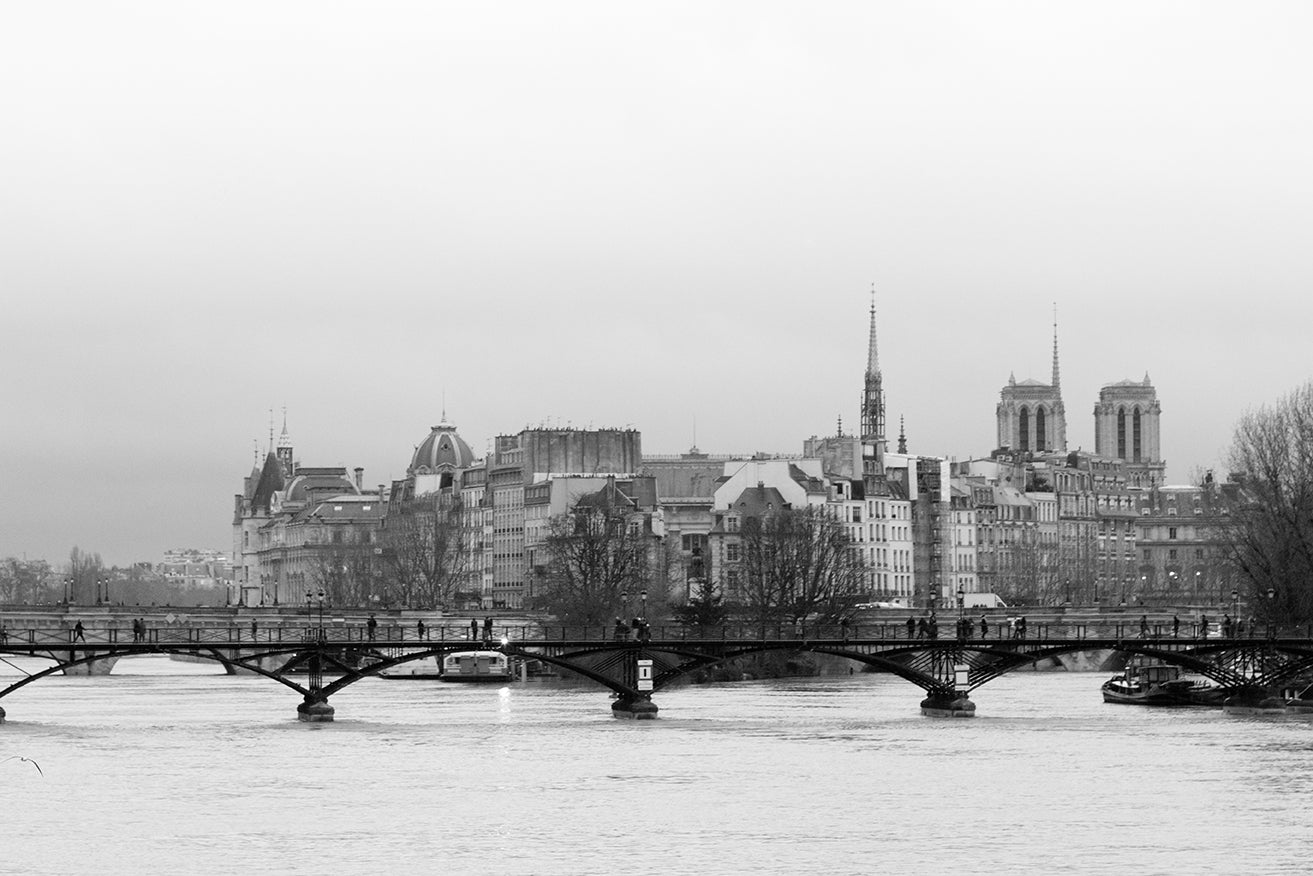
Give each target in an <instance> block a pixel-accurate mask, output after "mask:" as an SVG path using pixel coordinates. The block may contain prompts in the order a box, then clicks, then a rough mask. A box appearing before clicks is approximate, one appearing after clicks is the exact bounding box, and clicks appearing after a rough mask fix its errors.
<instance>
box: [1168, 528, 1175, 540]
mask: <svg viewBox="0 0 1313 876" xmlns="http://www.w3.org/2000/svg"><path fill="white" fill-rule="evenodd" d="M1167 537H1168V538H1169V539H1172V540H1173V541H1174V540H1175V539H1176V527H1175V526H1169V527H1167Z"/></svg>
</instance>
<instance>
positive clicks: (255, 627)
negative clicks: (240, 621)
mask: <svg viewBox="0 0 1313 876" xmlns="http://www.w3.org/2000/svg"><path fill="white" fill-rule="evenodd" d="M259 635H260V625H259V624H258V623H256V621H255V618H251V641H252V642H254V641H255V640H256V638H257V637H258V636H259Z"/></svg>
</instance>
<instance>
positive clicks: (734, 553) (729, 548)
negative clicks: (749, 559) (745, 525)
mask: <svg viewBox="0 0 1313 876" xmlns="http://www.w3.org/2000/svg"><path fill="white" fill-rule="evenodd" d="M742 558H743V552H742V548H741V547H740V545H739V543H738V542H730V543H729V544H727V545H725V559H726V560H728V561H729V562H731V563H737V562H738V561H739V560H741V559H742Z"/></svg>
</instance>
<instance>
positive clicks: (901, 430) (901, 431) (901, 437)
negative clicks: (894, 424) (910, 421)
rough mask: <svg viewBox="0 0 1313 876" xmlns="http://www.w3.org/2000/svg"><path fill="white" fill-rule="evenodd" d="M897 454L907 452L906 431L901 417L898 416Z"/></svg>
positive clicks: (900, 415)
mask: <svg viewBox="0 0 1313 876" xmlns="http://www.w3.org/2000/svg"><path fill="white" fill-rule="evenodd" d="M898 452H899V453H906V452H907V429H906V428H905V427H904V424H903V415H902V414H899V415H898Z"/></svg>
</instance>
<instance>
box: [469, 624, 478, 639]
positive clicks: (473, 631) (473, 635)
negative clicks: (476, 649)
mask: <svg viewBox="0 0 1313 876" xmlns="http://www.w3.org/2000/svg"><path fill="white" fill-rule="evenodd" d="M478 638H479V621H478V619H477V618H470V641H471V642H474V641H477V640H478Z"/></svg>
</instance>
